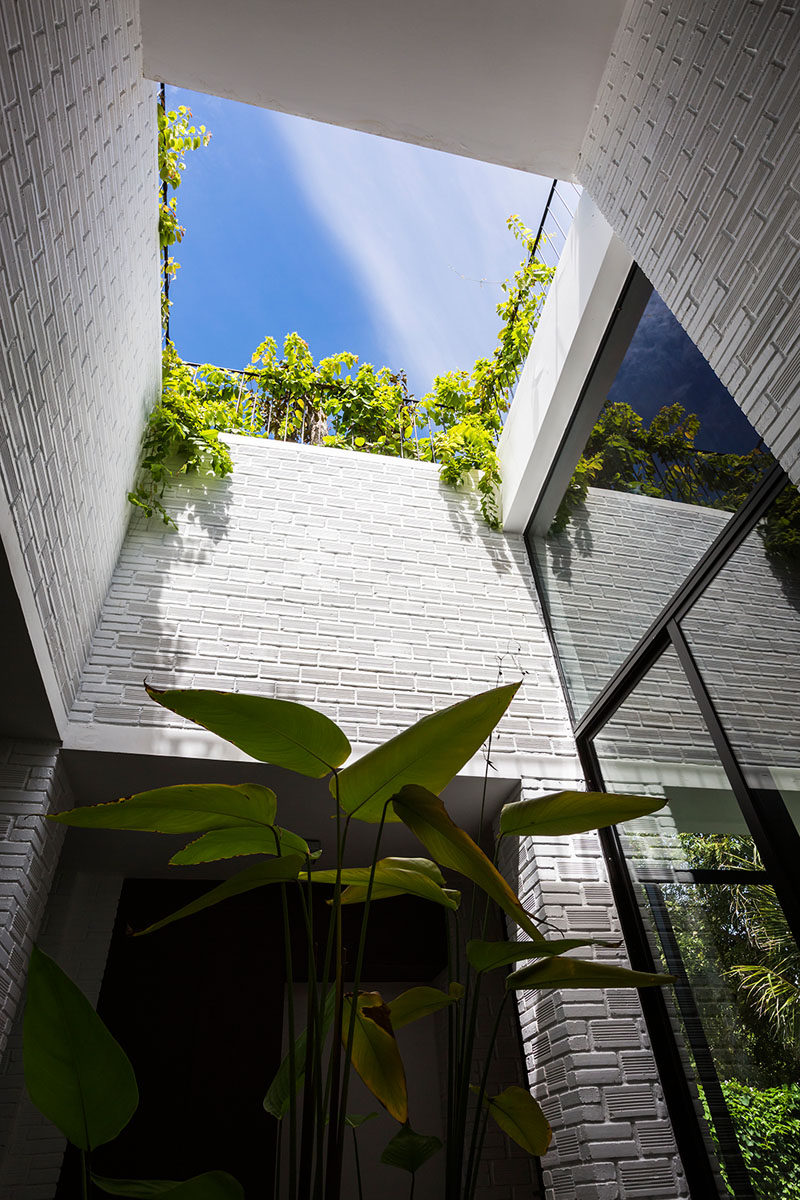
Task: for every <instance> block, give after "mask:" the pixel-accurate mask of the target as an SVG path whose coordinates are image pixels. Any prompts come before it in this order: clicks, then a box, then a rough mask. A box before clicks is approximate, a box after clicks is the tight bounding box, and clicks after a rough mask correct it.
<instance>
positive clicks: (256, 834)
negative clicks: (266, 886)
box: [169, 825, 309, 867]
mask: <svg viewBox="0 0 800 1200" xmlns="http://www.w3.org/2000/svg"><path fill="white" fill-rule="evenodd" d="M308 853H309V850H308V845H307V843H306V842H305V841H304V840H303V838H301V837H299V835H298V834H296V833H291V832H290V831H289V830H288V829H281V828H280V826H279V825H271V826H269V827H268V828H265V829H258V828H256V827H252V828H242V827H239V828H235V829H214V830H212V831H211V833H204V834H203V836H202V837H199V838H198V839H197V841H195V842H190V843H189V845H188V846H184V848H183V850H179V851H178V853H177V854H173V856H172V858H171V859H170V860H169V861H170V864H171V865H172V866H174V867H185V866H190V865H192V864H194V863H207V862H218V861H219V860H220V859H223V858H237V857H238V856H239V855H242V854H272V855H275V854H281V855H282V854H302V855H303V857H306V856H307V855H308Z"/></svg>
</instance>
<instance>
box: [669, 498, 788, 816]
mask: <svg viewBox="0 0 800 1200" xmlns="http://www.w3.org/2000/svg"><path fill="white" fill-rule="evenodd" d="M682 625H683V630H684V633H685V634H686V638H687V640H688V642H689V645H690V647H691V649H692V652H693V654H694V656H695V659H696V661H697V665H698V667H699V669H700V672H701V674H702V676H703V680H704V682H705V684H706V687H707V688H708V690H709V692H710V693H711V697H712V699H713V701H714V705H715V707H716V709H717V712H718V714H719V718H720V720H721V721H722V724H723V726H724V727H725V731H726V733H727V735H728V738H729V739H730V742H731V745H732V746H733V749H734V751H735V752H736V755H737V758H738V760H739V763H740V766H741V767H742V769H743V771H744V773H745V776H746V778H747V781H748V783H749V784H750V786H751V787H754V788H770V789H774V790H777V791H779V792H780V793H781V795H782V796H783V798H784V801H785V802H786V805H787V807H788V808H789V810H790V812H792V814H793V816H794V819H795V822H796V823H798V824H800V497H798V494H797V490H796V489H795V488H793V487H791V486H789V487H787V488H785V489H784V491H783V493H782V494H781V495H780V496H779V497H778V499H777V500H776V502H775V504H774V505H773V507H772V509H771V510H770V512H769V513H768V514H767V516H766V519H765V520H764V521H763V522H761V524H760V526H759V527H758V528H757V529H755V530H754V531H753V532H752V533H751V534H750V536H749V537H748V538H747V539H746V540H745V542H744V543H743V544H742V545H741V546H740V547H739V549H738V550H737V552H736V553H735V554H734V555H733V557H732V558H731V559H730V561H729V562H728V563H727V565H726V566H725V567H724V568H723V569H722V571H721V572H720V573H719V575H718V576H717V577H716V579H715V580H714V581H713V583H712V584H711V585H710V586H709V587H708V588H707V590H706V591H705V593H704V594H703V596H702V597H701V598H700V600H699V601H698V602H697V604H695V606H694V608H693V609H692V611H691V612H690V613H689V615H688V616H687V617H686V618H685V619H684V620H683V622H682Z"/></svg>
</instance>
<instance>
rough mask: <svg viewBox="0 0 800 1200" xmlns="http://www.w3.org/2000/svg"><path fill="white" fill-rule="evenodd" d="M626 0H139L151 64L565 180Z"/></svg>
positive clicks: (338, 120)
mask: <svg viewBox="0 0 800 1200" xmlns="http://www.w3.org/2000/svg"><path fill="white" fill-rule="evenodd" d="M624 7H625V0H494V2H493V3H490V2H489V0H396V2H395V3H391V4H390V3H387V2H386V0H338V2H336V3H332V2H331V0H223V2H222V3H220V0H141V20H142V41H143V47H144V71H145V74H146V75H147V76H148V77H149V78H151V79H155V80H158V81H165V82H167V83H171V84H176V85H179V86H182V87H186V88H189V89H191V90H193V91H199V92H208V93H211V94H213V95H217V96H224V97H227V98H229V99H232V100H242V101H245V102H246V103H248V104H257V105H260V106H261V107H263V108H271V109H277V110H279V111H281V112H287V113H294V114H296V115H298V116H303V117H312V118H313V119H315V120H318V121H325V122H327V123H328V124H331V125H345V126H348V127H350V128H351V129H360V130H363V131H365V132H367V133H376V134H380V135H382V136H383V137H390V138H396V139H398V140H399V141H404V142H414V143H416V144H417V145H420V146H430V147H432V148H434V149H437V150H446V151H449V152H450V153H452V154H462V155H465V156H466V157H468V158H478V159H483V160H485V161H487V162H494V163H500V164H502V165H504V166H507V167H518V168H521V169H522V170H525V171H533V172H535V173H537V174H540V175H547V176H558V177H559V178H562V179H563V178H569V177H570V175H571V174H572V171H573V169H574V166H575V161H576V158H577V154H578V150H579V148H580V144H581V140H582V137H583V133H584V131H585V129H586V126H587V124H588V122H589V116H590V113H591V109H592V105H593V102H594V99H595V95H596V93H597V89H598V86H599V84H600V78H601V75H602V72H603V68H604V66H605V64H606V60H607V58H608V55H609V51H610V49H611V44H612V41H613V38H614V34H615V32H616V29H617V25H618V23H619V21H620V18H621V16H622V11H623V9H624Z"/></svg>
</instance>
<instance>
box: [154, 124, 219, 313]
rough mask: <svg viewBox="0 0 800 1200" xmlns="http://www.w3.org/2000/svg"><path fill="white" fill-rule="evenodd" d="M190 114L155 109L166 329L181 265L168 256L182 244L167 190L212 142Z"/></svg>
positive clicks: (174, 205)
mask: <svg viewBox="0 0 800 1200" xmlns="http://www.w3.org/2000/svg"><path fill="white" fill-rule="evenodd" d="M191 116H192V113H191V110H190V109H188V108H186V107H185V105H181V107H180V108H178V109H177V111H171V112H168V111H167V109H166V107H165V105H163V104H161V103H159V105H158V176H159V179H160V180H161V184H162V188H161V196H160V203H159V207H158V240H159V245H160V246H161V249H162V251H164V252H165V253H164V259H163V262H162V264H161V325H162V328H164V329H166V327H167V318H168V315H169V310H170V308H171V307H172V301H171V300H170V299H169V294H168V292H169V288H168V284H169V281H170V280H171V279H174V278H175V275H176V274H177V272H178V270H179V268H180V263H177V262H175V259H174V258H171V257H170V256H169V255H168V254H167V253H166V251H167V249H168V248H169V247H170V246H174V245H175V243H176V242H177V243H180V242H182V241H183V237H184V234H185V233H186V228H185V226H183V225H181V223H180V222H179V220H178V207H177V200H176V199H175V197H174V196H172V197H170V196H169V189H170V188H171V189H172V191H173V192H174V191H176V190H177V189H178V188H179V187H180V184H181V178H182V176H183V172H184V171H185V170H186V162H185V159H186V155H187V153H188V152H189V151H190V150H199V149H200V147H201V146H207V145H208V143H209V142H210V141H211V134H210V133H209V132H208V130H207V129H206V127H205V125H201V126H200V128H199V129H196V128H195V126H194V125H190V124H189V121H190V119H191Z"/></svg>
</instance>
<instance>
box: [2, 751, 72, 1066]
mask: <svg viewBox="0 0 800 1200" xmlns="http://www.w3.org/2000/svg"><path fill="white" fill-rule="evenodd" d="M71 805H72V801H71V799H70V794H69V788H68V785H67V783H66V780H65V777H64V772H63V768H62V766H61V765H60V763H59V761H58V746H57V745H56V744H54V743H49V742H10V741H8V740H3V741H0V1059H2V1055H3V1052H4V1050H5V1047H6V1043H7V1041H8V1036H9V1031H10V1029H11V1025H12V1022H13V1020H14V1016H15V1014H16V1012H17V1008H18V1006H19V1001H20V997H21V995H22V988H23V985H24V980H25V972H26V970H27V965H28V958H29V956H30V951H31V945H32V944H33V942H34V941H35V939H36V934H37V931H38V928H39V925H40V922H41V920H42V914H43V913H44V908H45V904H46V902H47V895H48V892H49V890H50V884H51V882H52V879H53V873H54V871H55V866H56V862H57V861H58V855H59V852H60V850H61V844H62V842H63V840H64V829H63V828H62V827H60V826H58V825H54V824H52V823H48V822H46V821H45V820H44V816H45V813H48V812H58V811H59V810H60V809H63V808H70V807H71Z"/></svg>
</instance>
